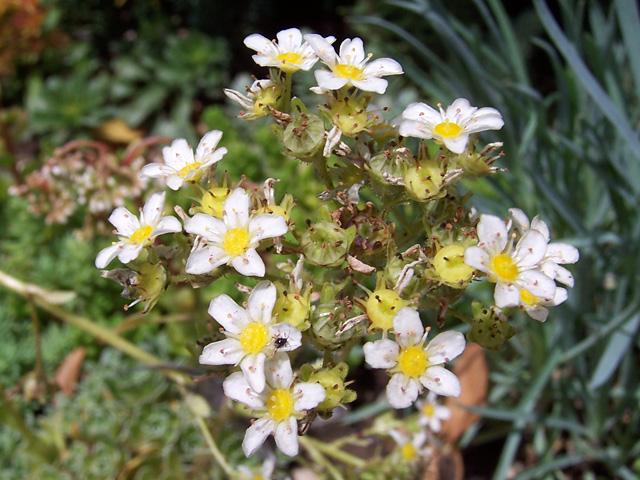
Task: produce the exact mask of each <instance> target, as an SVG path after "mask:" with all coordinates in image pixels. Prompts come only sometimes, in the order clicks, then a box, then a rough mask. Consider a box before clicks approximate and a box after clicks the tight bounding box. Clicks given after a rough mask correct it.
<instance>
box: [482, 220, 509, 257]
mask: <svg viewBox="0 0 640 480" xmlns="http://www.w3.org/2000/svg"><path fill="white" fill-rule="evenodd" d="M477 230H478V240H479V242H478V247H480V248H482V249H483V250H486V251H487V252H488V253H489V254H496V253H500V252H502V251H503V250H504V248H505V247H506V246H507V240H508V238H509V236H508V233H507V227H506V225H505V224H504V222H503V221H502V219H500V218H498V217H496V216H495V215H487V214H483V215H480V222H478V227H477Z"/></svg>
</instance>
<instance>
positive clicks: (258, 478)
mask: <svg viewBox="0 0 640 480" xmlns="http://www.w3.org/2000/svg"><path fill="white" fill-rule="evenodd" d="M253 480H264V477H263V476H262V475H260V474H256V475H254V476H253Z"/></svg>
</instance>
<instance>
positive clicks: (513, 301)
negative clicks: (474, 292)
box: [493, 282, 520, 308]
mask: <svg viewBox="0 0 640 480" xmlns="http://www.w3.org/2000/svg"><path fill="white" fill-rule="evenodd" d="M493 300H494V301H495V302H496V306H497V307H500V308H508V307H515V306H517V305H519V304H520V291H519V290H518V289H517V288H516V287H515V286H514V285H512V284H510V283H503V282H498V283H497V284H496V288H495V290H494V291H493Z"/></svg>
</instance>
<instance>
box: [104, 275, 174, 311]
mask: <svg viewBox="0 0 640 480" xmlns="http://www.w3.org/2000/svg"><path fill="white" fill-rule="evenodd" d="M102 276H103V277H105V278H110V279H112V280H114V281H116V282H118V283H119V284H120V285H122V286H123V287H124V290H122V296H123V297H124V298H127V299H130V300H133V302H132V303H130V304H129V305H128V307H127V308H129V307H131V306H133V305H135V304H136V303H142V304H143V305H144V310H143V313H147V312H149V311H150V310H151V309H152V308H153V307H154V306H155V304H156V303H157V302H158V299H159V298H160V295H161V294H162V292H163V291H164V288H165V286H166V284H167V272H166V270H165V268H164V266H163V265H162V264H161V263H142V264H141V265H140V267H139V268H138V271H135V270H130V269H126V268H116V269H113V270H109V271H105V272H103V274H102Z"/></svg>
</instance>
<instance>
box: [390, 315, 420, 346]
mask: <svg viewBox="0 0 640 480" xmlns="http://www.w3.org/2000/svg"><path fill="white" fill-rule="evenodd" d="M393 331H394V333H395V334H396V341H397V342H398V343H399V344H400V346H402V347H408V346H410V345H416V344H417V343H418V342H420V339H421V338H422V335H424V327H423V326H422V321H421V320H420V315H419V314H418V312H417V310H415V309H413V308H409V307H404V308H402V309H400V310H399V311H398V313H397V314H396V316H395V317H393Z"/></svg>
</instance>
